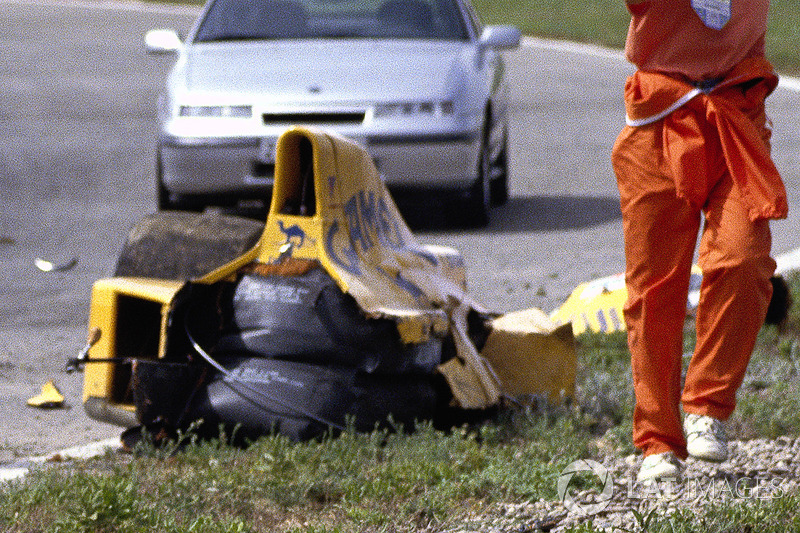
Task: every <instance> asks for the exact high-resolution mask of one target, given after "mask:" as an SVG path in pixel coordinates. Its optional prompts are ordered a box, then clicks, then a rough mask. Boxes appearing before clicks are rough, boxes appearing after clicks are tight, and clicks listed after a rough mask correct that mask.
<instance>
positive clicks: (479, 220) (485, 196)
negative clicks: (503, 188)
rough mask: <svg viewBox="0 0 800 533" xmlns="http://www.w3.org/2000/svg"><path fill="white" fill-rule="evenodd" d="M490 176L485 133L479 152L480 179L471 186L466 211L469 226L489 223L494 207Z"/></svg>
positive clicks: (489, 155) (487, 143)
mask: <svg viewBox="0 0 800 533" xmlns="http://www.w3.org/2000/svg"><path fill="white" fill-rule="evenodd" d="M490 176H491V154H490V151H489V141H488V137H487V135H486V134H484V135H483V139H482V141H481V150H480V153H479V154H478V179H477V180H476V181H475V183H474V184H473V185H472V187H471V188H470V191H469V195H468V200H467V202H468V204H467V209H466V211H465V215H466V220H465V222H466V224H467V225H469V226H472V227H483V226H486V225H487V224H488V223H489V218H490V214H489V213H490V211H491V209H492V190H491V181H490Z"/></svg>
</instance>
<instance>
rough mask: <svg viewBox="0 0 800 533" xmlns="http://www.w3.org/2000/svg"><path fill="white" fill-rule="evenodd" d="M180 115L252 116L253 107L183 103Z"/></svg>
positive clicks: (179, 110) (179, 111)
mask: <svg viewBox="0 0 800 533" xmlns="http://www.w3.org/2000/svg"><path fill="white" fill-rule="evenodd" d="M178 116H181V117H203V118H207V117H222V118H250V117H252V116H253V108H252V107H250V106H249V105H182V106H180V108H179V109H178Z"/></svg>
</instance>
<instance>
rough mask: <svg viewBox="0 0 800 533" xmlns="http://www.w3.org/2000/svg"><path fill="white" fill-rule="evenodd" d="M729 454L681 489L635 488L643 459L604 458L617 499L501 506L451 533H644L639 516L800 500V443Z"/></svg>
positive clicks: (741, 448)
mask: <svg viewBox="0 0 800 533" xmlns="http://www.w3.org/2000/svg"><path fill="white" fill-rule="evenodd" d="M728 452H729V457H728V460H727V461H725V462H723V463H709V462H704V461H697V460H693V459H691V458H690V459H689V460H688V461H687V462H686V469H685V471H684V475H683V478H682V479H681V480H680V481H678V482H667V481H665V482H661V483H651V484H644V483H639V482H637V481H636V473H637V472H638V471H639V466H640V465H641V462H642V458H641V456H640V455H629V456H627V457H620V456H611V455H609V456H606V457H602V458H600V459H598V460H597V463H596V464H595V466H596V467H597V468H599V469H600V470H601V471H602V470H603V469H605V470H606V471H607V472H608V474H610V477H609V478H608V479H609V481H608V482H609V483H613V491H612V490H611V489H608V488H606V490H605V495H606V496H608V495H609V494H610V497H604V496H603V494H601V493H600V492H599V491H598V490H585V491H580V492H578V491H576V490H574V489H569V488H568V490H567V492H566V494H567V495H568V497H567V499H566V500H565V502H566V503H565V502H560V501H556V502H554V501H546V500H539V501H536V502H530V503H521V504H501V505H498V506H495V507H493V508H492V509H491V511H489V513H482V516H480V517H477V516H476V517H475V518H474V521H472V520H470V521H468V523H470V526H467V527H461V528H458V529H454V530H452V533H472V532H475V533H478V532H480V533H501V532H502V533H507V532H515V533H523V532H531V533H533V532H536V531H549V532H552V533H559V532H564V531H566V530H568V529H569V528H570V527H575V526H578V525H580V524H581V523H584V522H588V521H590V520H591V521H592V523H593V525H594V526H595V527H597V528H601V529H605V530H606V531H620V530H623V531H624V530H628V531H641V524H640V523H639V520H638V519H637V517H636V516H635V514H634V511H636V512H638V513H639V514H640V516H644V517H647V516H648V515H649V514H650V513H653V514H654V515H655V516H656V517H658V518H663V517H667V516H669V515H670V514H671V513H673V512H675V511H678V510H681V511H690V512H696V513H698V514H703V513H705V512H706V511H708V510H709V509H711V508H712V507H715V506H719V505H720V504H721V503H738V502H740V503H742V504H747V503H750V502H756V501H759V500H760V501H765V500H768V499H771V498H777V497H780V496H783V495H786V494H793V493H797V492H798V487H800V439H794V438H785V437H781V438H778V439H776V440H769V439H754V440H749V441H731V442H729V443H728ZM589 463H591V461H590V462H589ZM599 465H602V466H599ZM595 472H597V470H595ZM585 475H587V476H591V474H589V473H586V474H585ZM472 524H475V526H474V527H473V526H472ZM478 524H479V525H478Z"/></svg>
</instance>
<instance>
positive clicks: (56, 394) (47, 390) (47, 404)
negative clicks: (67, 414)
mask: <svg viewBox="0 0 800 533" xmlns="http://www.w3.org/2000/svg"><path fill="white" fill-rule="evenodd" d="M27 403H28V405H30V406H31V407H39V408H41V409H50V408H54V407H61V406H62V405H63V404H64V396H63V395H62V394H61V391H59V390H58V387H56V384H55V383H53V382H52V380H51V381H48V382H47V383H45V384H44V385H42V392H41V393H39V394H38V395H37V396H34V397H33V398H30V399H29V400H28V402H27Z"/></svg>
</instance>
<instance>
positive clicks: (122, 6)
mask: <svg viewBox="0 0 800 533" xmlns="http://www.w3.org/2000/svg"><path fill="white" fill-rule="evenodd" d="M0 4H12V5H32V6H48V7H66V8H69V7H74V8H79V9H97V10H106V11H134V12H138V13H160V14H164V15H187V16H197V15H198V14H199V13H200V10H201V9H202V7H203V6H199V5H196V6H195V5H188V4H180V5H179V4H158V3H154V2H140V1H137V0H131V1H130V2H114V1H110V0H109V1H106V0H99V1H97V2H93V1H91V0H75V1H71V0H0Z"/></svg>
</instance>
